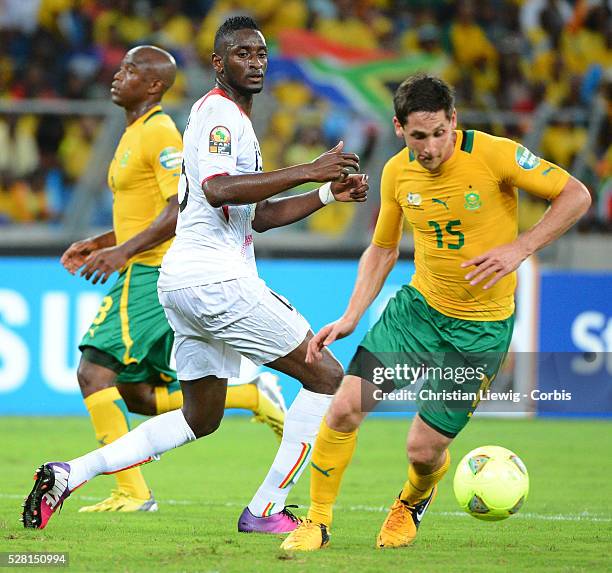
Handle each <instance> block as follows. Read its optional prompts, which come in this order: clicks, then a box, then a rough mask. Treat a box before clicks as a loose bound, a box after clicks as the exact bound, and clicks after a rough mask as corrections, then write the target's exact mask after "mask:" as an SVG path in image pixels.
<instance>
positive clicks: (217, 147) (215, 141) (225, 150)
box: [208, 125, 232, 155]
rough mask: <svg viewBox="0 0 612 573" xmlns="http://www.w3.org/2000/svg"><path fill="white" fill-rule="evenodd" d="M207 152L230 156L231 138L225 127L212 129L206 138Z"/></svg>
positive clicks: (219, 126) (220, 126)
mask: <svg viewBox="0 0 612 573" xmlns="http://www.w3.org/2000/svg"><path fill="white" fill-rule="evenodd" d="M208 151H209V152H210V153H216V154H217V155H231V154H232V136H231V134H230V131H229V129H227V127H223V126H222V125H218V126H217V127H213V128H212V130H211V131H210V136H209V137H208Z"/></svg>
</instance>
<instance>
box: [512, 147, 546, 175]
mask: <svg viewBox="0 0 612 573" xmlns="http://www.w3.org/2000/svg"><path fill="white" fill-rule="evenodd" d="M515 157H516V162H517V163H518V164H519V166H520V167H522V168H523V169H525V170H526V171H530V170H531V169H535V168H536V167H537V166H538V165H540V158H539V157H538V156H537V155H534V154H533V153H531V151H529V149H527V148H526V147H523V146H522V145H519V146H518V148H517V149H516V155H515Z"/></svg>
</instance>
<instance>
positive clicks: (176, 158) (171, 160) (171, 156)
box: [159, 147, 183, 171]
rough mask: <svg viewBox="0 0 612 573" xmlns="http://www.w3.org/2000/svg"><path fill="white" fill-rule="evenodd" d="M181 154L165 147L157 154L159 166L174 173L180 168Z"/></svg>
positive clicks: (172, 148)
mask: <svg viewBox="0 0 612 573" xmlns="http://www.w3.org/2000/svg"><path fill="white" fill-rule="evenodd" d="M182 161H183V154H182V153H181V151H180V149H177V148H176V147H166V148H165V149H163V150H162V152H161V153H160V154H159V164H160V165H161V166H162V167H163V168H164V169H167V170H168V171H174V170H175V169H178V167H180V165H181V162H182Z"/></svg>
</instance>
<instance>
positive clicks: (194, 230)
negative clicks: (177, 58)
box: [23, 17, 368, 533]
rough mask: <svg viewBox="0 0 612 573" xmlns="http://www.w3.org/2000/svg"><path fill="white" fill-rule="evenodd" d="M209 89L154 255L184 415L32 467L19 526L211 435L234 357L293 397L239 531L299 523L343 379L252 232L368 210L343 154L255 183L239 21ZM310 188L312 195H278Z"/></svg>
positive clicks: (256, 84) (258, 70)
mask: <svg viewBox="0 0 612 573" xmlns="http://www.w3.org/2000/svg"><path fill="white" fill-rule="evenodd" d="M214 46H215V47H214V50H215V52H214V54H213V57H212V64H213V67H214V69H215V73H216V87H215V89H213V90H212V91H211V92H209V93H208V94H206V95H205V96H204V97H203V98H201V99H200V100H199V101H197V102H196V103H195V104H194V106H193V108H192V110H191V115H190V118H189V122H188V125H187V128H186V130H185V134H184V163H183V168H182V175H181V178H180V184H179V198H178V199H179V202H180V208H179V216H178V223H177V229H176V239H175V241H174V243H173V245H172V247H171V248H170V250H169V251H168V253H167V254H166V256H165V257H164V260H163V262H162V269H161V274H160V278H159V282H158V294H159V299H160V302H161V304H162V306H163V307H164V310H165V312H166V316H167V318H168V320H169V322H170V324H171V326H172V328H173V330H174V332H175V347H176V362H177V371H178V378H179V380H180V381H181V387H182V391H183V407H182V409H180V410H175V411H173V412H168V413H166V414H162V415H160V416H157V417H156V418H153V419H151V420H148V421H146V422H144V423H143V424H141V425H140V426H138V427H137V428H136V429H135V430H133V431H131V432H129V433H128V434H126V435H124V436H122V437H121V438H119V439H118V440H116V441H115V442H113V443H111V444H109V445H107V446H105V447H103V448H100V449H98V450H96V451H94V452H91V453H89V454H86V455H84V456H81V457H80V458H76V459H74V460H71V461H69V462H49V463H46V464H43V465H42V466H40V467H39V469H38V470H37V472H36V476H35V477H36V481H35V485H34V488H33V489H32V492H31V493H30V495H29V496H28V498H27V500H26V503H25V505H24V512H23V518H24V525H25V526H26V527H32V528H38V529H42V528H44V527H45V526H46V524H47V522H48V521H49V519H50V517H51V516H52V515H53V513H54V512H55V510H56V509H57V508H58V507H60V505H61V504H62V502H63V501H64V500H65V499H66V498H67V497H68V496H69V495H70V493H71V492H72V491H74V489H76V488H77V487H79V486H80V485H81V484H83V483H85V482H86V481H88V480H90V479H91V478H93V477H94V476H96V475H98V474H101V473H113V472H116V471H119V470H122V469H125V468H127V467H131V466H134V465H137V464H140V463H144V462H146V461H149V460H151V459H152V458H153V457H155V456H157V455H159V454H161V453H163V452H165V451H167V450H169V449H172V448H175V447H178V446H180V445H182V444H184V443H186V442H189V441H192V440H195V439H196V438H200V437H202V436H206V435H208V434H211V433H212V432H214V431H215V430H216V429H217V428H218V426H219V424H220V422H221V419H222V417H223V408H224V403H225V394H226V389H227V378H229V377H233V376H237V375H238V372H239V367H240V357H241V355H243V356H246V357H247V358H250V359H251V360H252V361H253V362H255V363H256V364H266V365H267V366H269V367H271V368H274V369H276V370H278V371H281V372H284V373H286V374H289V375H290V376H293V377H294V378H296V379H297V380H298V381H299V382H300V383H301V384H302V386H303V388H302V389H301V390H300V391H299V393H298V395H297V397H296V398H295V400H294V401H293V403H292V405H291V407H290V408H289V410H288V412H287V414H286V417H285V427H284V432H283V439H282V442H281V445H280V448H279V451H278V453H277V455H276V457H275V459H274V462H273V464H272V467H271V468H270V470H269V472H268V474H267V476H266V478H265V480H264V482H263V483H262V485H261V486H260V488H259V489H258V491H257V492H256V494H255V496H254V497H253V499H252V500H251V502H250V503H249V505H248V507H246V508H245V509H244V511H243V512H242V514H241V516H240V518H239V520H238V529H239V531H243V532H261V533H287V532H289V531H292V530H293V529H295V528H296V527H297V525H298V519H297V518H296V517H294V516H293V515H292V514H291V512H290V511H289V510H288V509H287V508H286V507H285V500H286V498H287V495H288V493H289V491H290V489H291V488H292V486H293V485H294V484H295V483H296V481H297V479H298V478H299V476H300V474H301V473H302V471H303V469H304V468H305V467H306V466H307V465H308V460H309V459H310V452H311V449H312V445H313V443H314V440H315V438H316V435H317V432H318V429H319V425H320V423H321V419H322V417H323V415H324V413H325V411H326V410H327V407H328V405H329V403H330V402H331V399H332V396H333V394H334V392H335V391H336V389H337V388H338V386H339V384H340V381H341V380H342V376H343V371H342V367H341V366H340V364H339V362H338V361H337V360H336V359H335V358H334V357H333V355H332V354H331V353H330V352H329V350H327V349H325V350H323V358H322V360H321V361H319V362H316V363H312V364H306V362H305V358H306V351H307V348H308V342H309V341H310V339H311V338H312V336H313V333H312V331H311V329H310V326H309V324H308V322H307V321H306V320H305V319H304V318H303V317H302V316H301V315H300V314H299V313H298V312H297V311H296V310H295V309H294V308H293V307H292V306H291V305H290V304H289V303H288V302H287V301H286V300H285V299H283V298H282V297H280V296H279V295H277V294H276V293H274V292H272V291H271V290H269V289H268V288H267V287H266V285H265V283H264V282H263V281H262V280H261V279H260V278H259V277H258V276H257V269H256V266H255V258H254V253H253V238H252V229H254V230H255V231H258V232H262V231H265V230H267V229H270V228H272V227H280V226H283V225H288V224H290V223H293V222H295V221H298V220H300V219H303V218H304V217H307V216H308V215H310V214H311V213H313V212H315V211H317V210H318V209H321V208H322V207H323V206H324V205H325V204H327V203H329V202H330V201H333V200H336V201H365V200H366V195H367V190H368V184H367V178H366V177H365V176H363V175H350V174H349V173H350V170H354V171H358V170H359V159H358V157H357V156H356V155H354V154H352V153H345V152H343V150H342V143H341V142H340V143H339V144H338V145H336V146H335V147H334V148H333V149H331V150H330V151H328V152H326V153H324V154H323V155H321V156H320V157H318V158H316V159H315V160H314V161H312V162H311V163H308V164H303V165H296V166H293V167H288V168H285V169H279V170H277V171H271V172H269V173H263V172H262V160H261V154H260V150H259V144H258V142H257V138H256V136H255V133H254V131H253V126H252V125H251V120H250V113H251V106H252V98H253V94H256V93H259V92H260V91H261V90H262V88H263V81H264V75H265V71H266V66H267V50H266V43H265V40H264V37H263V35H262V34H261V32H260V31H259V29H258V27H257V25H256V24H255V22H254V21H253V20H252V19H250V18H247V17H235V18H230V19H229V20H227V21H226V22H225V23H224V24H222V25H221V27H220V28H219V30H218V31H217V33H216V36H215V44H214ZM308 181H316V182H322V183H325V185H323V186H322V187H321V188H320V189H318V190H315V191H312V192H309V193H303V194H300V195H295V196H292V197H288V198H282V199H272V197H273V196H274V195H277V194H278V193H281V192H283V191H285V190H287V189H290V188H292V187H296V186H298V185H300V184H302V183H305V182H308Z"/></svg>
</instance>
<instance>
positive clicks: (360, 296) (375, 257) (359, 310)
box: [306, 244, 399, 362]
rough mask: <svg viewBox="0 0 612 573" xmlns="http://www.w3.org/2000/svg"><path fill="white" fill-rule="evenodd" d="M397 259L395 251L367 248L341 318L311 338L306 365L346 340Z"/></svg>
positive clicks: (375, 246) (371, 245) (374, 246)
mask: <svg viewBox="0 0 612 573" xmlns="http://www.w3.org/2000/svg"><path fill="white" fill-rule="evenodd" d="M398 257H399V249H398V248H397V247H393V248H390V249H385V248H383V247H379V246H377V245H374V244H370V246H369V247H368V248H367V249H366V250H365V251H364V253H363V255H361V259H360V260H359V269H358V270H357V279H356V281H355V287H354V288H353V293H352V294H351V298H350V300H349V303H348V306H347V308H346V310H345V311H344V314H343V315H342V316H341V317H340V318H339V319H338V320H336V321H335V322H332V323H330V324H327V325H326V326H324V327H323V328H322V329H321V330H319V332H317V334H315V335H314V336H313V337H312V339H311V340H310V342H309V343H308V352H307V354H306V362H315V361H316V360H321V358H322V357H323V354H322V353H321V350H322V349H323V347H325V346H329V345H330V344H331V343H332V342H334V341H335V340H338V339H340V338H344V337H345V336H348V335H349V334H351V333H352V332H353V331H354V330H355V328H356V327H357V325H358V324H359V320H360V319H361V317H362V316H363V313H364V312H365V311H366V310H367V308H368V307H369V306H370V304H372V301H373V300H374V299H375V298H376V297H377V296H378V293H379V292H380V289H382V286H383V284H384V283H385V280H386V278H387V276H388V275H389V273H390V272H391V270H392V269H393V267H394V266H395V263H396V261H397V259H398Z"/></svg>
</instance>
